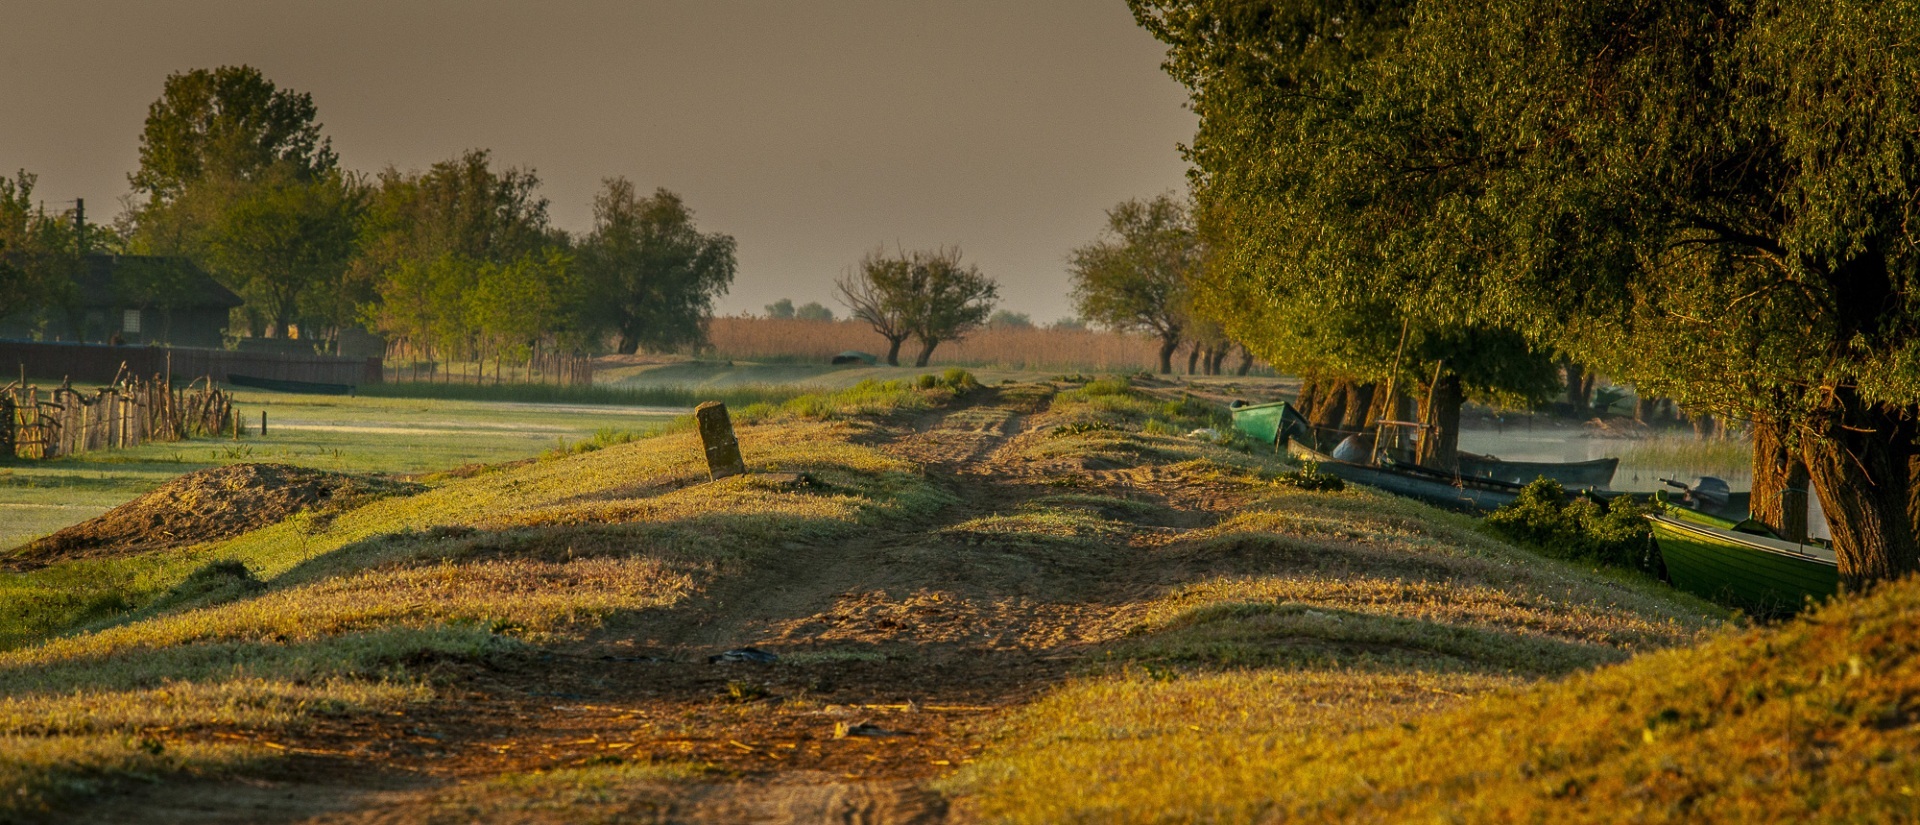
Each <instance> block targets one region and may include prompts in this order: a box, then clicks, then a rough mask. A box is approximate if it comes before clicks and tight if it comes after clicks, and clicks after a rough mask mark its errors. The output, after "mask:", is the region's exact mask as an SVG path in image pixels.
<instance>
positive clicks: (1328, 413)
mask: <svg viewBox="0 0 1920 825" xmlns="http://www.w3.org/2000/svg"><path fill="white" fill-rule="evenodd" d="M1351 383H1353V382H1351V381H1347V380H1345V379H1341V380H1339V381H1326V380H1322V381H1321V382H1320V384H1319V386H1317V387H1315V388H1314V395H1315V397H1316V401H1317V403H1315V404H1314V405H1313V409H1312V411H1305V410H1303V411H1302V414H1303V415H1305V416H1306V417H1307V423H1309V424H1312V425H1313V428H1314V430H1315V431H1316V432H1315V434H1316V435H1317V434H1318V431H1320V430H1337V429H1340V422H1341V421H1343V420H1345V418H1346V414H1347V385H1348V384H1351Z"/></svg>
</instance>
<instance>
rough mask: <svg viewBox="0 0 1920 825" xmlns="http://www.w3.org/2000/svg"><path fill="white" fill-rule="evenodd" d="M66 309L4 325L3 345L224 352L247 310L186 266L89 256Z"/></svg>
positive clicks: (177, 261)
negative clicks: (236, 314) (30, 341)
mask: <svg viewBox="0 0 1920 825" xmlns="http://www.w3.org/2000/svg"><path fill="white" fill-rule="evenodd" d="M73 287H74V289H73V291H72V292H71V293H69V294H70V296H71V298H70V299H69V301H68V302H67V303H66V305H65V306H60V307H53V308H49V309H48V310H46V311H45V312H43V313H39V314H38V317H32V316H19V315H15V316H10V317H7V318H4V319H0V338H39V339H42V340H48V341H82V342H94V343H106V342H118V343H126V344H165V345H170V346H179V347H219V346H221V345H222V343H223V340H222V339H223V337H224V336H225V334H226V328H227V317H228V315H229V314H230V313H231V312H232V310H233V309H234V308H235V307H238V306H240V305H241V304H242V303H243V302H242V301H241V299H240V296H238V295H235V294H233V291H232V290H229V289H227V288H226V287H224V286H221V285H220V283H219V282H218V281H215V280H214V279H213V278H212V277H211V276H209V275H208V274H207V273H206V271H205V270H202V269H201V268H200V267H198V266H195V265H194V264H193V262H192V261H189V260H187V259H185V258H173V257H160V256H151V255H105V254H89V255H87V256H85V258H84V259H83V260H82V266H81V267H80V271H79V273H78V274H77V275H76V276H75V277H74V283H73Z"/></svg>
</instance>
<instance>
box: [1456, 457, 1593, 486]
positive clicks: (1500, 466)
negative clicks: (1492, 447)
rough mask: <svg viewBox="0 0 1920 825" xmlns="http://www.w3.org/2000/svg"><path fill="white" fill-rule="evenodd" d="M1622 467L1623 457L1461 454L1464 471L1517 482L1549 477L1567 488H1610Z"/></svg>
mask: <svg viewBox="0 0 1920 825" xmlns="http://www.w3.org/2000/svg"><path fill="white" fill-rule="evenodd" d="M1619 468H1620V459H1617V458H1596V459H1593V460H1591V461H1567V462H1559V461H1503V460H1501V459H1498V458H1494V457H1493V456H1490V455H1476V454H1474V453H1461V454H1460V474H1461V475H1463V476H1473V477H1474V478H1491V479H1496V480H1499V481H1508V482H1512V483H1514V484H1526V483H1528V482H1531V481H1533V480H1534V479H1536V478H1540V477H1542V476H1545V477H1547V478H1550V479H1553V480H1554V481H1558V482H1560V486H1562V487H1567V488H1580V487H1608V486H1611V485H1612V484H1613V474H1614V471H1615V470H1618V469H1619Z"/></svg>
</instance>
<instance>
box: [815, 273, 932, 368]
mask: <svg viewBox="0 0 1920 825" xmlns="http://www.w3.org/2000/svg"><path fill="white" fill-rule="evenodd" d="M908 268H909V264H908V263H907V259H906V256H905V255H898V256H894V257H888V256H887V253H886V250H885V249H876V250H874V251H872V252H869V253H867V254H866V256H865V257H863V258H861V259H860V267H859V269H858V270H857V271H855V272H849V273H847V274H846V275H844V276H842V277H841V278H840V280H839V281H837V282H835V283H834V286H835V287H836V291H838V292H839V293H840V295H839V298H840V303H842V304H844V305H846V307H847V311H848V312H850V313H852V315H853V317H854V318H857V319H859V320H862V321H865V322H867V323H868V324H870V325H872V326H873V331H874V332H877V333H880V337H882V338H885V339H887V365H888V366H893V367H897V366H900V344H901V342H903V341H905V340H907V336H909V335H912V334H913V330H912V329H910V328H909V327H908V325H907V308H906V307H905V306H904V305H903V304H902V303H901V302H900V301H898V300H895V296H896V295H897V294H898V293H899V292H900V291H901V285H903V284H905V283H906V281H907V276H908V274H909V273H908V271H907V270H908Z"/></svg>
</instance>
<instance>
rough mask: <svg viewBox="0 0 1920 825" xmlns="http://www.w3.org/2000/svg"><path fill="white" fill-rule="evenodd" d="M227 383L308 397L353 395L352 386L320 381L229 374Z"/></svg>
mask: <svg viewBox="0 0 1920 825" xmlns="http://www.w3.org/2000/svg"><path fill="white" fill-rule="evenodd" d="M227 383H228V384H232V385H233V386H236V387H247V388H249V389H256V390H272V391H274V392H297V393H305V394H308V395H352V394H353V385H352V384H326V383H321V382H319V381H290V380H287V379H283V378H258V377H255V376H252V375H239V374H235V373H228V374H227Z"/></svg>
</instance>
